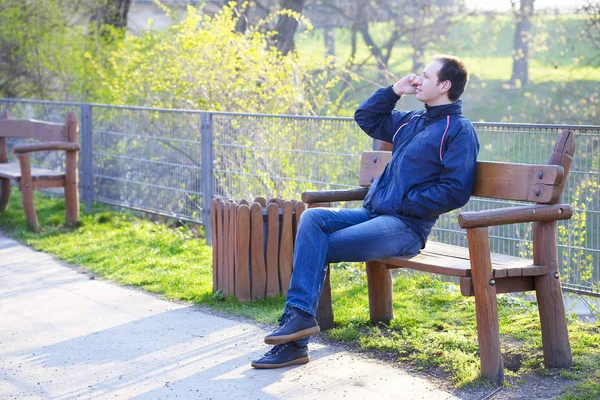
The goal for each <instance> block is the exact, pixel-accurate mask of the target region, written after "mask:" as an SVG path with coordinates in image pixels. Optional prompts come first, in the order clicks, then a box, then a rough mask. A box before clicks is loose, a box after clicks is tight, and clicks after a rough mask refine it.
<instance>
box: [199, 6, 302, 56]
mask: <svg viewBox="0 0 600 400" xmlns="http://www.w3.org/2000/svg"><path fill="white" fill-rule="evenodd" d="M210 3H211V4H216V5H218V6H219V7H221V9H222V10H223V9H225V8H229V7H231V6H233V10H234V14H233V16H232V18H234V19H235V20H236V26H235V31H236V32H239V33H245V32H246V31H247V30H248V29H249V27H251V26H257V24H258V25H261V29H262V31H263V32H266V31H271V30H272V31H273V35H272V39H271V46H273V47H275V48H276V49H277V50H279V51H280V52H281V53H282V54H283V55H284V56H285V55H287V54H288V53H289V52H290V51H292V50H294V47H295V45H294V35H295V34H296V30H297V29H298V24H299V22H300V19H301V15H302V10H303V9H304V4H305V0H280V1H279V3H277V2H275V0H261V1H253V2H251V3H249V2H247V1H246V0H234V1H228V0H224V1H223V0H221V1H218V0H213V1H210ZM278 4H279V7H277V6H278ZM269 16H272V17H277V23H276V25H275V26H274V27H273V26H272V25H270V24H269V22H270V21H269ZM265 22H266V23H265Z"/></svg>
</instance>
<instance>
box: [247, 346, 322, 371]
mask: <svg viewBox="0 0 600 400" xmlns="http://www.w3.org/2000/svg"><path fill="white" fill-rule="evenodd" d="M309 360H310V357H309V356H308V346H302V347H300V348H298V347H297V346H296V345H295V344H294V343H286V344H278V345H276V346H274V347H273V348H272V349H271V350H269V351H268V352H267V353H265V355H264V356H262V358H260V359H258V360H254V361H252V364H250V365H252V366H253V367H254V368H259V369H271V368H283V367H289V366H290V365H297V364H306V363H307V362H308V361H309Z"/></svg>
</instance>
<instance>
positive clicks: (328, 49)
mask: <svg viewBox="0 0 600 400" xmlns="http://www.w3.org/2000/svg"><path fill="white" fill-rule="evenodd" d="M323 37H324V39H325V54H326V55H328V56H334V57H335V33H334V31H333V28H332V27H331V26H326V27H325V28H323Z"/></svg>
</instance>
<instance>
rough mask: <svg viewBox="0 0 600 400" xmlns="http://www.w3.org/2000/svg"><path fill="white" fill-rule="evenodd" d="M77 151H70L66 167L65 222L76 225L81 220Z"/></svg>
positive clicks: (68, 224)
mask: <svg viewBox="0 0 600 400" xmlns="http://www.w3.org/2000/svg"><path fill="white" fill-rule="evenodd" d="M78 179H79V177H78V173H77V152H75V151H68V152H67V159H66V167H65V223H66V225H67V226H76V225H77V224H78V222H79V191H78V189H77V186H78Z"/></svg>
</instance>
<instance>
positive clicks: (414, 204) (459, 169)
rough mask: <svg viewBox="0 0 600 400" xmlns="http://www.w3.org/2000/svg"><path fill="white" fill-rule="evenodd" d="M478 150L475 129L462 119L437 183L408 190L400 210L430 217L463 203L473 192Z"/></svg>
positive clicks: (460, 205) (407, 213) (413, 214)
mask: <svg viewBox="0 0 600 400" xmlns="http://www.w3.org/2000/svg"><path fill="white" fill-rule="evenodd" d="M478 154H479V141H478V139H477V134H476V133H475V129H474V128H473V125H471V123H470V121H468V120H467V121H463V123H462V126H461V129H460V131H459V132H458V133H457V134H456V135H454V136H453V137H452V141H451V142H449V143H448V144H447V147H446V151H445V153H444V154H443V158H442V162H441V163H442V173H441V175H440V181H439V183H438V184H437V185H434V186H431V187H429V188H428V189H426V190H424V191H421V192H419V191H418V189H417V190H412V191H410V192H408V194H407V195H406V197H405V199H404V200H403V202H402V214H404V215H406V216H415V217H420V218H431V217H437V216H439V215H441V214H443V213H446V212H448V211H451V210H454V209H456V208H459V207H462V206H464V205H465V204H466V203H467V202H468V201H469V198H470V197H471V193H472V192H473V185H474V183H475V169H476V167H477V155H478Z"/></svg>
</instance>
